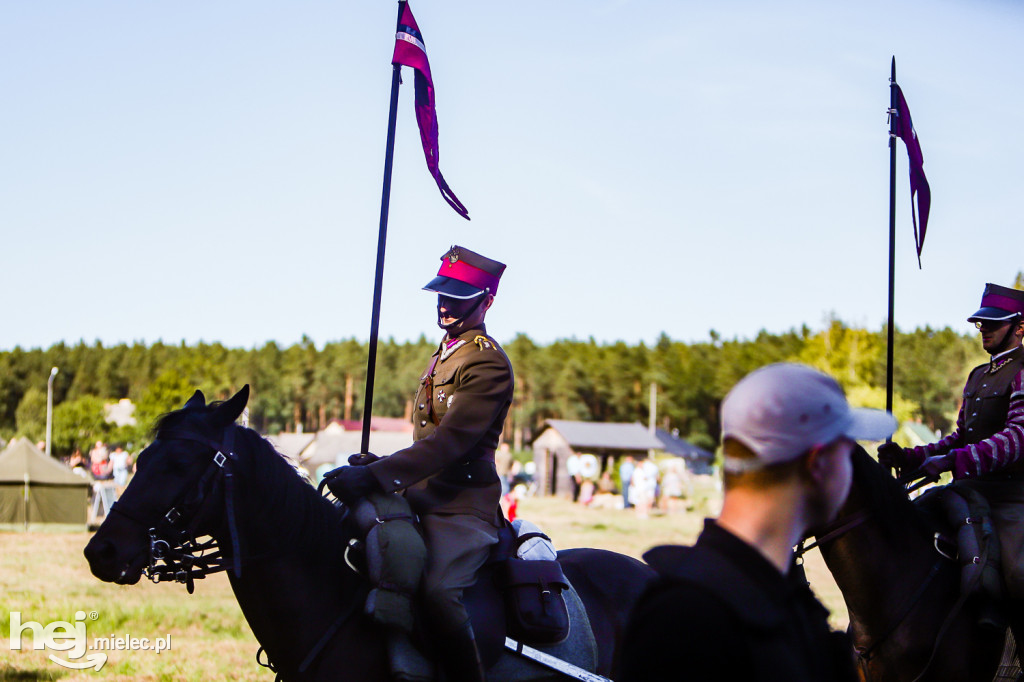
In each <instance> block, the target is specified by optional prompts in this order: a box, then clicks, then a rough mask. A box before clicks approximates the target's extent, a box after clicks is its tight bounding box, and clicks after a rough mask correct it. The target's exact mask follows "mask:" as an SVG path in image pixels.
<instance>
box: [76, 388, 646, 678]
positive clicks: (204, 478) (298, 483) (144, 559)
mask: <svg viewBox="0 0 1024 682" xmlns="http://www.w3.org/2000/svg"><path fill="white" fill-rule="evenodd" d="M247 400H248V387H246V388H245V389H243V390H242V391H240V392H239V393H238V394H237V395H235V396H234V397H233V398H231V399H230V400H227V401H225V402H223V403H219V404H217V403H213V404H211V405H206V403H205V399H204V397H203V395H202V393H200V392H199V391H196V394H195V395H194V396H193V397H192V398H191V399H190V400H189V401H188V402H187V403H186V404H185V406H184V407H183V408H182V409H181V410H178V411H176V412H172V413H170V414H169V415H166V416H165V417H164V418H163V419H161V421H160V423H159V424H158V426H157V429H156V439H155V440H154V442H153V444H152V445H150V446H149V447H148V448H146V449H145V450H144V451H143V452H142V454H140V455H139V458H138V468H137V473H136V474H135V476H134V478H133V479H132V481H131V483H130V485H129V486H128V488H127V489H126V490H125V492H124V494H123V495H122V496H121V498H120V499H119V500H118V501H117V503H116V504H115V505H114V508H113V510H112V512H111V514H110V515H108V517H107V519H106V520H105V521H104V523H103V525H102V526H101V527H100V529H99V530H98V531H97V532H96V534H95V536H94V537H93V538H92V540H90V542H89V544H88V545H87V546H86V548H85V555H86V558H87V559H88V560H89V565H90V567H91V569H92V572H93V574H94V575H95V576H96V577H98V578H100V579H101V580H104V581H107V582H115V583H119V584H134V583H136V582H138V580H139V578H140V576H141V575H142V573H143V571H144V570H147V572H148V573H149V574H150V577H153V575H154V574H156V576H157V577H158V578H160V577H162V578H165V579H171V578H174V577H175V576H174V575H168V574H167V570H168V569H167V568H166V566H165V565H164V567H163V568H162V569H161V568H156V567H157V566H160V565H163V564H162V562H159V561H158V562H152V563H151V555H155V556H156V557H161V556H162V557H164V559H165V561H166V560H167V559H171V560H172V561H170V562H169V563H172V564H173V563H175V557H177V558H178V559H182V556H181V552H180V551H178V550H177V549H176V548H177V547H178V546H180V545H181V544H184V546H185V549H186V550H188V549H192V550H194V549H195V543H194V541H193V540H192V539H194V538H197V537H204V536H210V537H211V538H212V539H213V540H214V541H216V543H217V545H218V546H219V548H220V549H219V550H218V551H219V552H220V554H219V556H221V561H222V562H223V564H224V565H225V566H226V568H228V569H229V579H230V581H231V586H232V588H233V590H234V592H235V596H236V598H237V599H238V603H239V605H240V606H241V609H242V612H243V613H244V614H245V618H246V620H247V621H248V623H249V626H250V627H251V628H252V631H253V634H254V635H255V636H256V639H257V640H258V641H259V642H260V644H261V645H262V647H263V649H264V650H265V652H266V655H267V656H268V657H269V659H270V662H271V663H272V664H273V666H274V668H275V669H276V670H277V671H278V673H279V674H280V675H281V676H282V677H283V678H284V679H288V680H291V679H308V680H326V679H331V680H336V679H345V680H353V681H362V680H365V681H381V682H383V681H384V680H388V679H389V669H388V660H387V654H386V649H385V647H386V642H385V638H384V635H383V633H382V631H381V630H379V629H378V628H376V627H373V626H372V625H370V624H369V623H368V621H367V620H365V619H364V618H363V617H362V616H361V608H360V607H361V606H362V603H361V597H365V594H366V589H367V586H366V583H365V581H364V579H363V578H361V577H360V576H359V575H357V574H356V573H355V572H354V571H353V570H351V569H350V568H348V567H347V565H346V560H345V556H344V554H345V547H346V545H347V544H348V541H349V539H350V536H351V532H350V530H349V529H348V524H345V523H343V521H344V516H345V515H344V512H343V511H342V510H341V509H339V508H338V507H336V506H335V505H333V504H332V503H331V502H330V501H328V500H327V499H325V498H324V497H322V496H321V495H320V494H318V493H317V491H316V490H315V489H314V488H313V487H312V486H311V485H309V483H308V482H307V481H305V480H304V479H303V478H302V477H301V476H300V475H299V474H297V472H296V471H295V469H294V468H293V467H292V466H291V465H289V464H288V463H287V461H286V460H285V459H284V458H283V457H282V456H281V455H280V454H279V453H277V452H276V451H275V450H274V449H273V447H272V446H271V445H270V444H269V443H268V442H267V441H266V440H264V439H263V438H262V437H260V436H259V434H257V433H256V432H255V431H252V430H250V429H247V428H243V427H241V426H237V425H236V424H235V423H234V422H235V420H236V419H237V418H238V416H239V415H240V414H241V412H242V410H243V408H244V407H245V403H246V401H247ZM150 529H154V530H153V531H152V532H151V531H150ZM192 553H193V554H198V553H199V552H195V551H193V552H192ZM215 556H217V555H215ZM558 560H559V562H560V563H561V564H562V568H563V571H564V572H565V575H566V576H567V577H568V578H569V580H570V581H571V582H572V584H573V586H574V587H575V588H576V590H577V592H578V593H579V595H580V598H581V599H582V601H583V604H584V606H585V608H586V612H587V615H588V616H589V618H590V622H591V626H592V629H593V632H594V638H595V640H596V643H597V646H598V665H597V672H598V673H601V674H604V675H608V674H609V673H610V671H611V670H612V668H613V665H614V663H615V658H616V655H617V650H618V645H619V643H620V641H621V636H622V634H623V630H624V628H625V624H626V623H625V619H626V618H627V616H628V610H629V606H630V605H631V604H632V603H633V602H634V601H635V600H636V598H637V597H638V596H639V593H640V592H641V591H642V590H643V588H644V587H645V586H646V584H647V581H648V580H649V579H650V578H651V577H652V575H653V571H652V570H651V569H650V568H649V567H647V566H646V565H645V564H643V563H642V562H639V561H637V560H635V559H632V558H630V557H627V556H624V555H621V554H616V553H614V552H607V551H604V550H597V549H573V550H567V551H563V552H560V553H559V557H558ZM184 561H186V562H188V561H190V559H189V557H188V556H185V557H184ZM178 563H179V564H180V561H179V562H178ZM210 563H217V561H216V560H211V559H209V558H208V557H207V558H201V559H199V560H198V561H197V562H196V565H197V566H198V567H199V568H202V567H203V566H207V565H209V564H210ZM171 570H172V572H173V570H174V569H171ZM192 570H193V571H196V570H197V569H192ZM200 572H201V571H200ZM177 577H179V578H181V579H183V580H184V581H186V582H188V587H189V591H191V589H192V584H191V581H192V576H191V575H190V574H189V571H188V570H186V569H184V568H182V569H180V574H179V575H178V576H177ZM523 665H524V671H523V674H522V675H521V676H520V675H516V678H517V679H541V678H545V677H552V678H554V679H557V676H552V675H551V673H550V672H549V671H548V672H539V671H541V669H539V668H537V666H535V665H533V664H530V663H528V662H526V661H524V662H523ZM300 670H301V672H300ZM531 671H532V672H531Z"/></svg>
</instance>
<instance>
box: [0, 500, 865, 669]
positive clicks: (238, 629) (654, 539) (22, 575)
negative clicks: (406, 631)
mask: <svg viewBox="0 0 1024 682" xmlns="http://www.w3.org/2000/svg"><path fill="white" fill-rule="evenodd" d="M703 495H704V497H703V500H702V501H701V502H700V503H699V506H700V510H699V511H686V510H685V505H684V506H683V507H681V508H680V510H678V511H675V512H673V513H665V512H660V511H655V512H652V514H651V515H650V516H649V517H648V518H638V517H637V515H636V514H635V513H634V512H633V511H632V510H622V509H610V508H594V507H590V508H588V507H583V506H581V505H574V504H571V503H569V502H568V501H566V500H562V499H554V498H526V499H524V500H521V501H520V503H519V509H518V511H519V516H520V517H521V518H525V519H529V520H530V521H533V522H534V523H536V524H537V525H539V526H540V527H541V529H542V530H544V531H545V532H546V533H547V534H548V535H550V536H551V538H552V539H553V540H554V543H555V546H556V547H557V548H559V549H567V548H569V547H600V548H603V549H609V550H613V551H617V552H622V553H624V554H629V555H631V556H634V557H640V556H641V555H642V554H643V552H644V551H646V550H647V549H648V548H650V547H651V546H653V545H657V544H665V543H676V544H679V543H687V544H688V543H691V542H693V540H694V539H695V538H696V537H697V534H698V533H699V532H700V529H701V526H702V524H703V516H704V514H705V513H707V511H708V510H709V509H710V510H712V513H713V509H714V506H715V496H714V493H713V491H709V492H707V493H705V494H703ZM695 497H696V496H695ZM89 538H90V535H89V534H88V533H67V534H58V533H34V532H30V533H0V680H5V681H6V680H14V681H19V682H20V681H24V682H35V681H37V680H61V681H62V682H85V681H87V680H98V679H103V680H141V681H144V682H159V681H164V680H168V681H170V680H200V679H201V680H213V681H218V680H223V681H225V682H227V681H231V682H246V681H248V680H267V681H269V680H272V679H273V674H272V673H270V672H269V671H267V670H266V669H265V668H261V667H260V666H259V665H258V664H257V663H256V661H255V656H256V649H257V647H258V646H259V645H258V643H257V642H256V640H255V638H254V637H253V636H252V633H251V632H250V630H249V626H248V624H247V623H246V622H245V619H244V617H243V616H242V613H241V611H240V610H239V608H238V605H237V603H236V602H235V598H234V595H233V594H232V592H231V587H230V585H229V584H228V581H227V578H226V577H225V575H224V574H223V573H218V574H215V575H212V576H210V577H208V578H206V579H205V580H202V581H199V582H197V583H196V592H195V594H194V595H191V596H189V595H188V594H187V593H186V592H185V588H184V586H182V585H178V584H158V585H157V584H152V583H149V582H147V581H145V580H144V581H142V582H140V583H139V584H138V585H132V586H119V585H110V584H107V583H103V582H100V581H99V580H97V579H96V578H94V577H93V576H92V574H91V573H90V572H89V567H88V565H87V563H86V561H85V558H84V557H83V555H82V549H83V548H84V547H85V545H86V543H87V542H88V541H89ZM807 572H808V577H809V579H810V581H811V586H812V587H813V588H814V589H815V591H816V592H817V593H818V595H819V597H821V599H822V601H823V602H824V603H825V605H826V606H827V607H829V609H830V610H831V611H832V613H833V624H834V625H835V626H836V627H845V625H846V618H847V616H846V610H845V606H844V605H843V600H842V596H841V595H840V594H839V592H838V590H837V589H836V587H835V584H834V583H833V582H832V580H831V576H830V575H829V573H828V571H827V570H826V569H825V568H824V564H823V563H822V562H821V559H820V556H819V555H818V554H817V552H813V553H812V555H810V556H809V557H808V560H807ZM11 611H20V612H21V614H22V621H23V622H25V621H30V620H31V621H35V622H38V623H41V624H42V625H44V626H45V625H46V624H48V623H50V622H53V621H72V620H73V619H74V615H75V612H76V611H85V612H87V613H88V612H91V611H95V612H96V616H97V617H96V620H95V621H93V620H86V627H87V634H88V636H89V638H90V641H91V639H92V638H93V637H101V636H107V635H110V634H115V635H121V636H123V635H125V634H128V635H131V636H133V637H148V638H150V639H153V638H156V637H164V636H166V635H168V634H169V635H171V641H172V648H171V650H170V651H165V652H163V653H160V654H156V653H155V652H152V651H110V652H108V654H109V659H108V661H107V664H106V665H105V666H104V667H103V669H102V670H101V671H100V672H98V673H97V672H94V671H92V670H88V671H86V672H77V671H71V670H66V669H65V668H62V667H60V666H58V665H56V664H55V663H52V662H51V661H49V660H48V659H47V654H48V653H54V652H50V651H45V650H41V651H33V650H31V649H28V650H22V651H13V650H11V648H10V641H9V639H8V637H9V635H10V612H11ZM23 641H24V640H23ZM30 642H31V640H30V639H28V640H27V642H25V643H30ZM56 653H60V652H56Z"/></svg>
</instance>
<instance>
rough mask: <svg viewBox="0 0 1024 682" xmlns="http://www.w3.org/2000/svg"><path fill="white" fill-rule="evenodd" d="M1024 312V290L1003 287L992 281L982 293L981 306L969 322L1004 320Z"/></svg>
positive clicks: (969, 318)
mask: <svg viewBox="0 0 1024 682" xmlns="http://www.w3.org/2000/svg"><path fill="white" fill-rule="evenodd" d="M1021 314H1024V291H1020V290H1019V289H1010V288H1009V287H1001V286H999V285H998V284H992V283H991V282H990V283H988V284H986V285H985V293H983V294H982V295H981V308H980V309H979V310H978V312H976V313H974V314H973V315H971V316H970V317H968V318H967V321H968V322H981V321H983V320H987V321H991V322H1002V321H1004V320H1009V319H1012V318H1014V317H1018V316H1020V315H1021Z"/></svg>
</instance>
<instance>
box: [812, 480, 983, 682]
mask: <svg viewBox="0 0 1024 682" xmlns="http://www.w3.org/2000/svg"><path fill="white" fill-rule="evenodd" d="M897 480H899V479H897ZM911 480H913V479H911ZM934 482H935V480H934V479H930V478H924V479H921V480H919V481H917V482H916V483H913V484H912V485H909V483H910V481H903V483H904V485H905V487H906V492H907V494H909V493H912V492H913V491H915V490H917V489H918V488H921V487H922V486H924V485H927V484H928V483H934ZM870 516H871V512H870V510H868V509H861V510H860V511H858V512H856V513H854V514H851V515H850V516H848V517H842V518H837V519H836V520H834V521H833V522H832V523H830V524H828V525H826V526H825V527H824V528H823V529H822V531H821V533H819V534H818V535H817V539H816V540H815V541H814V542H812V543H810V544H809V545H804V541H801V542H800V544H799V545H798V546H797V547H796V548H795V550H794V552H793V553H794V556H795V557H796V560H797V561H799V562H802V561H803V557H804V554H806V553H807V552H809V551H810V550H812V549H814V548H815V547H820V546H821V545H824V544H826V543H829V542H831V541H833V540H836V539H838V538H840V537H842V536H843V535H845V534H846V533H848V532H850V531H851V530H853V529H854V528H856V527H857V526H859V525H860V524H862V523H864V522H865V521H867V520H868V518H869V517H870ZM940 543H946V544H948V545H951V546H952V547H953V556H950V554H947V553H946V552H944V551H943V550H942V547H941V546H940ZM933 544H934V547H935V551H936V552H938V554H939V555H940V556H941V558H940V559H938V560H937V561H936V562H935V563H934V564H933V565H932V567H931V570H930V571H929V572H928V575H927V576H926V577H925V578H924V580H922V581H921V582H920V583H919V584H918V587H917V590H915V591H914V594H912V595H911V596H910V597H909V598H908V599H905V600H904V601H903V604H902V605H901V607H900V609H899V610H898V611H897V612H898V613H899V614H900V615H899V617H897V618H895V619H894V620H893V622H892V624H891V625H890V626H889V628H888V629H887V630H886V631H885V633H884V634H882V636H880V637H878V638H876V639H875V641H874V642H872V643H871V644H870V646H867V647H863V648H861V649H857V650H856V651H857V659H858V661H859V662H860V665H861V667H862V670H863V673H864V679H865V680H870V679H871V675H870V674H869V672H868V668H867V666H868V663H869V662H870V661H871V658H872V656H873V655H874V653H875V652H876V651H877V650H878V648H879V647H880V646H881V645H882V644H883V643H884V642H885V641H886V640H888V639H889V637H891V636H892V634H893V633H894V632H896V630H897V629H898V628H899V627H900V625H902V624H903V621H905V620H906V619H907V617H908V616H909V615H910V612H911V611H913V610H914V607H915V606H917V604H918V602H920V601H921V599H922V598H923V597H924V593H925V591H926V590H927V589H928V586H929V585H931V583H932V580H934V578H935V576H937V575H938V574H939V569H940V568H941V567H942V561H943V559H945V560H948V561H954V562H955V561H956V560H957V555H956V543H955V541H953V540H951V539H950V538H948V537H946V536H944V535H942V533H939V532H936V533H935V534H934V536H933ZM987 553H988V547H987V546H986V548H985V555H987ZM965 599H966V593H961V595H960V598H958V599H957V601H956V603H955V604H954V605H953V607H952V608H951V609H950V612H949V614H948V615H947V616H946V619H945V620H944V621H943V623H942V626H941V627H940V628H939V632H938V634H937V635H936V637H935V644H934V645H933V647H932V653H931V655H930V656H929V657H928V661H927V662H926V663H925V666H924V669H922V670H921V672H920V673H919V674H918V675H917V677H915V678H914V682H917V681H918V680H920V679H921V678H922V677H924V675H925V674H926V673H927V672H928V669H929V668H930V667H931V664H932V661H933V660H934V658H935V653H936V652H937V651H938V648H939V643H940V642H941V641H942V637H943V636H944V635H945V634H946V630H948V629H949V626H950V625H951V624H952V622H953V619H954V618H955V616H956V614H957V612H959V611H960V609H961V608H962V607H963V604H964V600H965Z"/></svg>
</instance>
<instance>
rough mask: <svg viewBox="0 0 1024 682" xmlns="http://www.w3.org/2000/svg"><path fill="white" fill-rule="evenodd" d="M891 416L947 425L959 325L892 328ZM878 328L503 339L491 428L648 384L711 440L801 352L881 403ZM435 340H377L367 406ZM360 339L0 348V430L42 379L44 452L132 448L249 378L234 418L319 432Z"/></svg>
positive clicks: (643, 393) (355, 376) (606, 413)
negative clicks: (503, 390)
mask: <svg viewBox="0 0 1024 682" xmlns="http://www.w3.org/2000/svg"><path fill="white" fill-rule="evenodd" d="M895 338H896V345H895V357H896V362H895V372H894V377H895V381H894V385H895V396H894V398H895V401H894V411H895V413H896V415H897V417H899V418H900V419H903V420H906V419H914V420H920V421H922V422H923V423H924V424H926V425H927V426H928V427H929V428H931V429H938V430H941V431H948V430H949V429H950V428H951V426H952V423H953V421H954V420H955V417H956V412H957V409H958V406H959V399H960V395H961V390H962V387H963V382H964V380H965V379H966V376H967V373H968V371H969V370H970V368H971V367H973V366H974V365H976V364H979V363H981V362H983V361H984V360H985V354H984V352H983V351H982V349H981V346H980V344H979V343H978V342H977V340H976V339H975V338H973V337H972V336H966V335H961V334H958V333H956V332H954V331H953V330H951V329H949V328H945V329H938V330H936V329H931V328H928V327H926V328H924V329H916V330H914V331H911V332H901V331H899V330H897V332H896V335H895ZM885 345H886V330H885V329H881V330H878V331H870V330H867V329H863V328H857V327H851V326H848V325H846V324H844V323H843V322H841V321H840V320H838V319H832V320H829V321H828V323H827V324H826V326H825V328H824V329H822V330H820V331H812V330H810V329H808V328H807V327H806V326H805V327H803V328H802V329H800V330H790V331H788V332H784V333H769V332H766V331H762V332H760V333H759V334H758V335H757V336H756V337H755V338H753V339H731V340H730V339H722V338H721V337H720V336H719V335H718V334H717V333H715V332H714V331H712V332H711V333H710V334H709V338H708V340H707V341H701V342H693V343H684V342H681V341H676V340H673V339H671V338H670V337H669V336H668V335H666V334H662V336H661V337H660V338H658V339H657V341H656V342H655V343H654V344H653V345H651V346H650V347H648V346H647V345H645V344H643V343H640V344H637V345H630V344H627V343H624V342H621V341H619V342H615V343H598V342H597V341H595V340H594V339H593V338H590V339H586V340H579V339H575V338H573V339H561V340H558V341H555V342H553V343H550V344H547V345H540V344H537V343H535V342H534V341H533V340H531V339H530V338H529V337H528V336H526V335H525V334H519V335H517V336H516V337H515V338H513V339H511V340H510V341H508V342H507V343H506V344H504V348H505V350H506V352H507V353H508V356H509V358H510V359H511V361H512V366H513V369H514V371H515V375H516V393H515V399H514V403H513V406H512V409H511V410H510V411H509V416H508V421H507V423H506V428H505V435H504V437H505V438H506V439H507V440H509V441H510V442H513V443H514V444H515V445H517V446H518V445H520V444H527V443H529V440H530V438H531V437H532V436H533V435H535V434H536V432H537V430H538V429H539V428H540V427H541V426H542V424H543V422H544V420H545V419H548V418H560V419H577V420H584V421H618V422H623V421H624V422H630V421H641V422H646V421H647V419H648V414H649V403H650V386H651V384H652V383H653V384H655V385H656V387H657V388H656V390H657V396H658V400H657V422H658V425H659V426H662V427H664V428H666V429H669V430H678V432H679V434H680V436H682V437H683V438H686V439H688V440H690V441H692V442H693V443H695V444H697V445H700V446H702V447H705V448H709V449H713V448H714V446H715V444H716V443H717V441H718V431H719V422H718V409H719V404H720V403H721V400H722V398H723V397H724V396H725V394H726V393H727V392H728V390H729V389H730V388H731V387H732V386H733V385H734V384H735V383H736V382H737V381H738V380H739V379H740V378H741V377H743V376H744V375H745V374H747V373H748V372H750V371H752V370H754V369H756V368H758V367H760V366H762V365H765V364H768V363H772V362H780V361H797V362H804V363H807V364H809V365H812V366H814V367H818V368H819V369H822V370H824V371H826V372H828V373H829V374H831V375H832V376H834V377H835V378H836V379H837V380H838V381H839V382H840V383H841V384H842V385H843V387H844V389H845V390H846V391H847V394H848V395H849V397H850V400H851V402H854V403H855V404H860V405H864V406H870V407H884V402H885V373H886V368H885ZM435 347H436V345H435V341H433V340H428V339H426V338H425V337H421V338H419V339H417V340H416V341H411V342H396V341H394V340H387V341H382V342H381V343H380V345H379V346H378V354H377V368H376V380H375V386H374V414H376V415H380V416H390V417H406V418H408V416H409V414H410V413H411V409H410V408H411V401H412V398H413V396H414V393H415V389H416V387H417V382H418V380H419V377H420V374H421V372H422V371H423V369H424V367H425V366H426V364H427V362H428V361H429V358H430V355H431V353H432V352H433V351H434V349H435ZM366 357H367V344H366V343H364V342H361V341H357V340H355V339H348V340H342V341H332V342H329V343H326V344H324V345H323V346H322V347H317V346H316V344H314V343H313V341H312V340H311V339H309V338H306V337H304V338H303V339H302V340H301V341H300V342H299V343H296V344H293V345H291V346H288V347H286V348H282V347H280V346H278V345H277V344H276V343H274V342H268V343H266V344H264V345H263V346H261V347H259V348H253V349H237V348H226V347H224V346H222V345H221V344H218V343H212V344H210V343H198V344H196V345H193V346H188V345H185V344H180V345H167V344H164V343H162V342H157V343H154V344H152V345H148V346H147V345H144V344H141V343H135V344H132V345H127V344H120V345H116V346H111V347H109V348H108V347H104V346H103V345H102V344H101V343H99V342H97V343H94V344H92V345H89V344H86V343H84V342H79V343H77V344H75V345H73V346H68V345H66V344H65V343H58V344H56V345H54V346H51V347H50V348H48V349H45V350H44V349H31V350H24V349H22V348H14V349H13V350H9V351H2V352H0V437H2V438H4V439H7V440H9V439H10V438H11V437H12V436H14V435H19V436H27V437H29V438H31V439H33V440H39V439H41V438H42V437H43V433H44V431H45V418H46V415H45V411H46V390H47V387H46V382H47V378H48V376H49V372H50V368H51V367H58V368H59V369H60V372H59V373H58V374H57V376H56V378H55V380H54V396H53V397H54V427H53V450H54V452H55V453H57V454H67V453H69V452H70V451H71V450H72V449H74V448H76V447H79V448H82V449H83V451H84V450H86V449H87V447H88V446H89V445H90V443H92V442H94V441H95V440H98V439H104V440H108V441H112V442H125V443H131V444H132V445H133V446H134V447H136V448H137V447H140V446H141V445H143V444H145V443H146V442H147V441H148V439H149V429H150V428H151V427H152V425H153V423H154V421H155V420H156V418H157V417H159V416H160V415H161V414H163V413H165V412H167V411H170V410H173V409H176V408H178V407H180V406H181V405H182V404H183V402H184V401H185V400H186V399H187V398H188V396H189V395H191V393H192V391H194V390H195V389H200V390H202V391H203V392H204V393H205V394H206V396H207V398H208V399H211V400H213V399H224V398H227V397H229V396H230V395H231V394H232V392H234V391H236V390H237V389H239V388H241V386H242V385H244V384H249V385H250V387H251V390H252V397H251V398H250V402H249V409H250V424H251V425H252V426H253V428H256V429H257V430H259V431H261V432H263V433H268V434H273V433H277V432H280V431H294V430H297V428H298V427H300V426H301V428H302V429H304V430H306V431H315V430H318V429H320V428H323V427H325V426H326V425H327V424H328V423H329V422H330V421H331V420H333V419H361V417H362V409H363V391H364V388H365V387H364V383H365V377H366ZM122 398H128V399H130V400H131V401H132V402H133V403H134V404H135V405H136V411H135V418H136V421H137V424H136V425H135V426H134V427H131V426H129V427H120V428H118V427H115V426H114V425H111V424H107V423H105V422H104V419H103V405H104V404H105V403H111V402H116V401H118V400H120V399H122Z"/></svg>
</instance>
